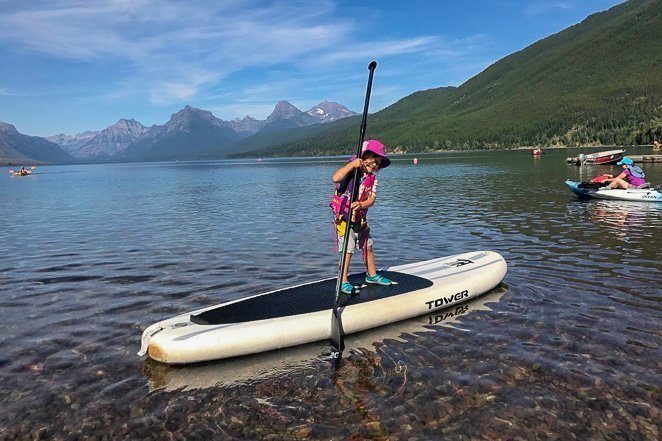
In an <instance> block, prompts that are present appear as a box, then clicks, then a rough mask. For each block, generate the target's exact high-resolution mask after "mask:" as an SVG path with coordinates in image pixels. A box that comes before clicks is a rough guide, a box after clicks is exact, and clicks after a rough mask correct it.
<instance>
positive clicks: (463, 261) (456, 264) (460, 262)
mask: <svg viewBox="0 0 662 441" xmlns="http://www.w3.org/2000/svg"><path fill="white" fill-rule="evenodd" d="M470 263H474V262H473V260H469V259H457V260H456V261H455V262H451V263H447V264H446V265H448V266H454V267H455V268H459V267H461V266H464V265H469V264H470Z"/></svg>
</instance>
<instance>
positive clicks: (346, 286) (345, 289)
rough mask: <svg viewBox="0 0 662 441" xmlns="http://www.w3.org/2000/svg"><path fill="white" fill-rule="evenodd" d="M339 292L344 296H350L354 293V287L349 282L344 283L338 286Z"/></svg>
mask: <svg viewBox="0 0 662 441" xmlns="http://www.w3.org/2000/svg"><path fill="white" fill-rule="evenodd" d="M340 292H341V293H344V294H352V293H353V292H354V285H352V284H351V283H349V282H345V283H343V284H342V285H340Z"/></svg>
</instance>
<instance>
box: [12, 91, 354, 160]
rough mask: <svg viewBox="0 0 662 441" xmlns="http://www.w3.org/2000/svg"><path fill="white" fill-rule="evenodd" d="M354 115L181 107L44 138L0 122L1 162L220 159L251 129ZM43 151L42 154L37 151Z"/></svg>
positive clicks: (286, 106)
mask: <svg viewBox="0 0 662 441" xmlns="http://www.w3.org/2000/svg"><path fill="white" fill-rule="evenodd" d="M353 115H356V113H355V112H352V111H351V110H349V109H347V108H346V107H345V106H343V105H341V104H338V103H334V102H329V101H322V102H321V103H319V104H318V105H317V106H314V107H312V108H311V109H309V110H308V111H307V112H302V111H301V110H299V109H297V108H296V107H295V106H293V105H292V104H290V103H289V102H287V101H279V102H278V103H277V104H276V107H275V108H274V111H273V112H272V113H271V114H270V115H269V116H268V117H267V119H266V120H258V119H255V118H252V117H250V116H246V117H244V118H243V119H239V118H237V119H234V120H232V121H223V120H222V119H219V118H216V117H215V116H214V115H213V114H212V113H211V112H210V111H208V110H201V109H196V108H194V107H191V106H185V107H184V108H182V109H181V110H180V111H178V112H176V113H174V114H172V116H171V117H170V120H168V121H167V122H166V123H165V124H163V125H153V126H151V127H145V126H144V125H142V124H141V123H139V122H138V121H136V120H134V119H125V118H122V119H120V120H119V121H118V122H117V123H115V124H113V125H111V126H109V127H107V128H105V129H103V130H101V131H98V132H96V131H88V132H83V133H79V134H77V135H74V136H70V135H65V134H59V135H54V136H50V137H48V138H45V139H44V138H39V137H29V136H26V135H22V134H20V133H19V132H18V131H17V130H16V128H15V127H14V126H13V125H11V124H6V123H0V161H2V162H7V163H11V162H16V163H19V162H21V163H25V162H30V163H34V162H45V163H52V162H76V161H85V162H106V161H115V162H117V161H160V160H174V159H203V158H223V157H225V156H226V155H227V154H229V153H236V152H239V151H242V147H241V146H236V145H235V143H236V142H237V141H239V140H241V139H242V138H245V137H248V136H251V135H254V134H256V133H270V132H277V131H279V130H284V129H290V128H296V127H305V126H311V125H316V124H323V123H328V122H333V121H336V120H338V119H340V118H345V117H347V116H353ZM42 151H43V153H44V154H43V155H42V154H41V152H42Z"/></svg>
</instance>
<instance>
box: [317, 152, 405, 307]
mask: <svg viewBox="0 0 662 441" xmlns="http://www.w3.org/2000/svg"><path fill="white" fill-rule="evenodd" d="M361 151H362V153H361V157H359V158H355V159H352V160H351V161H350V162H349V163H348V164H347V165H345V166H343V167H340V168H339V169H338V170H336V172H335V173H334V174H333V178H332V179H333V182H335V183H336V189H335V192H334V196H333V200H332V201H331V204H330V205H331V208H332V209H333V213H334V215H335V227H336V232H337V234H338V252H339V253H342V247H343V239H344V236H345V228H346V227H347V218H348V211H349V210H348V208H349V207H348V206H349V200H350V197H351V194H350V192H351V190H352V187H353V186H352V182H351V181H352V178H353V172H354V169H359V174H358V179H359V183H360V185H359V192H358V196H357V198H356V200H355V201H354V202H353V203H352V205H351V211H352V222H351V231H350V234H349V243H348V245H347V257H346V259H345V267H344V268H343V271H342V285H341V288H340V290H341V291H342V292H343V293H345V294H351V293H352V290H353V286H352V284H351V283H349V281H348V280H347V270H348V268H349V262H350V260H351V257H352V254H353V253H354V250H357V249H361V250H363V261H364V263H365V266H366V269H367V270H368V272H367V273H366V278H365V282H366V283H372V284H377V285H395V284H397V282H394V281H392V280H389V279H388V278H386V277H384V276H382V275H380V274H378V273H377V267H376V265H375V253H374V251H373V248H372V246H373V240H372V237H371V236H370V227H369V226H368V219H367V213H368V208H370V207H372V206H373V205H374V204H375V200H376V198H377V177H376V176H375V172H376V171H377V170H381V169H384V168H386V167H388V166H389V164H390V163H391V160H390V159H388V157H387V155H386V148H385V147H384V144H382V143H381V142H379V141H377V140H374V139H369V140H367V141H365V142H364V143H363V147H362V150H361Z"/></svg>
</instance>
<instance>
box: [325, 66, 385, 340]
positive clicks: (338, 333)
mask: <svg viewBox="0 0 662 441" xmlns="http://www.w3.org/2000/svg"><path fill="white" fill-rule="evenodd" d="M376 67H377V62H376V61H371V62H370V64H369V65H368V70H369V71H370V74H369V75H368V87H367V88H366V93H365V103H364V105H363V117H362V119H361V129H360V132H359V142H358V145H357V147H356V157H357V158H360V157H361V149H362V147H363V140H364V138H365V130H366V126H367V121H368V107H369V106H370V92H371V91H372V78H373V76H374V73H375V68H376ZM352 173H353V174H354V177H353V178H352V191H351V193H350V199H349V208H348V219H346V226H345V236H344V237H343V243H342V251H341V253H340V263H339V267H338V281H337V283H336V297H335V301H334V302H333V314H332V318H331V344H332V345H333V346H334V347H335V348H336V349H337V350H338V351H341V352H342V350H343V349H345V342H344V341H343V330H342V322H341V320H340V314H339V311H338V301H339V299H340V289H341V286H342V276H343V271H344V268H345V264H346V262H347V247H348V245H349V233H350V230H351V228H352V214H353V213H352V211H353V210H352V208H351V206H352V203H354V201H355V200H356V199H357V196H358V192H359V191H358V190H359V182H358V177H359V169H358V168H355V169H354V171H353V172H352Z"/></svg>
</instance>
